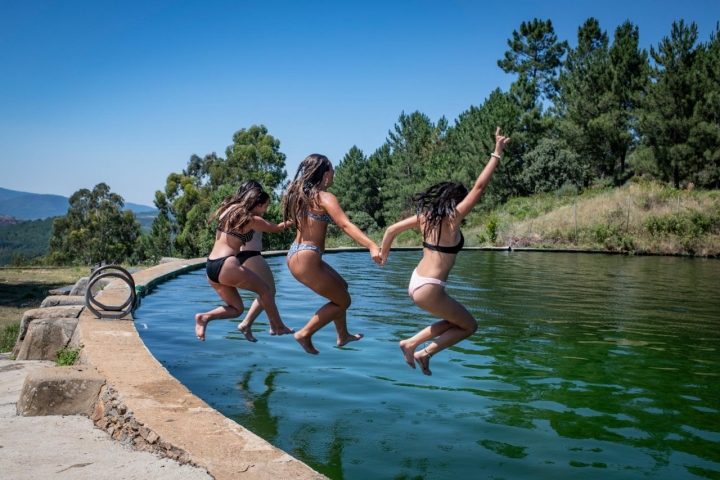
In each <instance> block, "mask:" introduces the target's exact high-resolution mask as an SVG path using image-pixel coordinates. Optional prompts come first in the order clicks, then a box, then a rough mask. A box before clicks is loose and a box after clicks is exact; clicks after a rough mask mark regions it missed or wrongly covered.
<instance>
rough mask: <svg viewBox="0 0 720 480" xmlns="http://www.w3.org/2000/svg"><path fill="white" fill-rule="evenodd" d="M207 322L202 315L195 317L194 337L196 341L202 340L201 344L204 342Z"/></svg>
mask: <svg viewBox="0 0 720 480" xmlns="http://www.w3.org/2000/svg"><path fill="white" fill-rule="evenodd" d="M208 321H209V320H208V318H207V315H204V314H202V313H198V314H196V315H195V335H196V336H197V337H198V340H202V341H203V342H204V341H205V329H206V328H207V324H208Z"/></svg>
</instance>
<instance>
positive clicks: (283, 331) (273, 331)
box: [270, 325, 295, 335]
mask: <svg viewBox="0 0 720 480" xmlns="http://www.w3.org/2000/svg"><path fill="white" fill-rule="evenodd" d="M290 333H295V329H294V328H290V327H287V326H285V325H282V326H280V327H275V328H273V327H270V335H288V334H290Z"/></svg>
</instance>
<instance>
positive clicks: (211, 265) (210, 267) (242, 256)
mask: <svg viewBox="0 0 720 480" xmlns="http://www.w3.org/2000/svg"><path fill="white" fill-rule="evenodd" d="M258 255H260V252H258V251H257V250H248V251H245V252H239V253H238V254H237V255H228V256H227V257H220V258H215V259H212V258H210V257H208V259H207V262H206V263H205V273H206V274H207V276H208V278H209V279H210V280H212V281H213V282H215V283H220V270H222V266H223V263H225V260H227V259H228V258H230V257H235V258H237V259H238V262H240V265H242V264H243V263H245V261H246V260H247V259H248V258H252V257H257V256H258Z"/></svg>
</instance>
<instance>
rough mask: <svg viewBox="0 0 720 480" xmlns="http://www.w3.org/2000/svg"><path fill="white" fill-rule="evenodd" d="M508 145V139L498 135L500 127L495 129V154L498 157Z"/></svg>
mask: <svg viewBox="0 0 720 480" xmlns="http://www.w3.org/2000/svg"><path fill="white" fill-rule="evenodd" d="M508 143H510V137H503V136H502V135H500V127H497V130H496V131H495V154H496V155H500V154H501V153H502V151H503V149H504V148H505V145H507V144H508Z"/></svg>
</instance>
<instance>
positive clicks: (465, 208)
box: [455, 127, 510, 223]
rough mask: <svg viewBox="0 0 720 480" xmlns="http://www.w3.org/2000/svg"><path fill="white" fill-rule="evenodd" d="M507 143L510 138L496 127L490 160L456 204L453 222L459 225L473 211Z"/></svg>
mask: <svg viewBox="0 0 720 480" xmlns="http://www.w3.org/2000/svg"><path fill="white" fill-rule="evenodd" d="M509 142H510V137H503V136H502V135H500V127H497V130H496V131H495V151H494V152H493V153H491V154H490V160H488V163H487V165H485V168H483V171H482V172H480V175H479V176H478V178H477V180H475V185H474V186H473V188H472V190H470V191H469V192H468V194H467V196H466V197H465V198H464V199H463V201H462V202H460V203H458V205H457V216H456V218H455V222H458V223H459V222H460V221H461V220H462V219H463V218H465V216H466V215H467V214H468V213H470V210H472V209H473V207H474V206H475V204H476V203H477V202H479V201H480V197H481V196H482V193H483V191H484V190H485V187H487V184H488V183H489V182H490V178H491V177H492V175H493V173H494V172H495V167H497V164H498V162H499V161H500V157H501V156H502V152H503V149H504V148H505V146H506V145H507V144H508V143H509Z"/></svg>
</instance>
